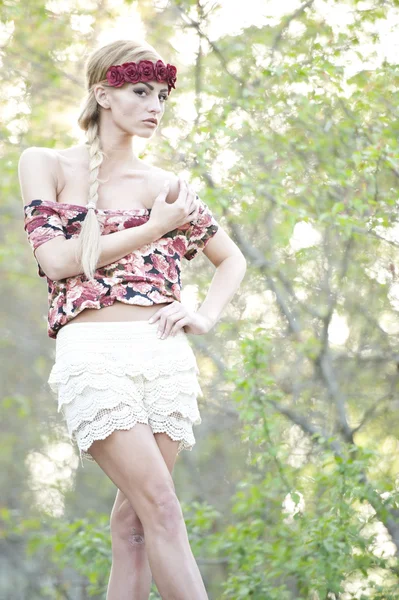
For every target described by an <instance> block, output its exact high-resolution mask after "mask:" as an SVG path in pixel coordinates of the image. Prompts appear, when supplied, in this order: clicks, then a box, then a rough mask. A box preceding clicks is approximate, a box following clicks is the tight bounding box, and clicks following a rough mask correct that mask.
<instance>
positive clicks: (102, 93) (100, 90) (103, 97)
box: [93, 84, 111, 108]
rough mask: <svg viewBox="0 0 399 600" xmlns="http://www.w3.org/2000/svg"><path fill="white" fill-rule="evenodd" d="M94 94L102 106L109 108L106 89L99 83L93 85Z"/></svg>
mask: <svg viewBox="0 0 399 600" xmlns="http://www.w3.org/2000/svg"><path fill="white" fill-rule="evenodd" d="M93 91H94V95H95V97H96V100H97V102H98V104H99V105H100V106H102V107H103V108H110V107H111V104H110V101H109V98H108V90H107V89H106V88H105V87H104V86H103V85H101V84H99V85H96V86H95V87H94V90H93Z"/></svg>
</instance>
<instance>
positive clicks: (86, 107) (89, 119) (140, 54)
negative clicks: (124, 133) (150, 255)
mask: <svg viewBox="0 0 399 600" xmlns="http://www.w3.org/2000/svg"><path fill="white" fill-rule="evenodd" d="M140 60H151V61H153V62H156V61H157V60H162V61H163V58H162V57H161V56H160V55H159V54H158V52H156V51H155V49H154V48H153V47H152V46H150V45H149V44H147V43H144V42H139V41H132V40H117V41H115V42H111V43H110V44H107V45H106V46H103V47H101V48H99V49H97V50H95V51H94V52H93V53H92V54H90V56H89V58H88V59H87V61H86V64H85V72H86V83H87V90H88V92H87V96H86V98H85V100H84V103H83V108H82V110H81V113H80V115H79V117H78V124H79V127H80V128H81V129H83V131H85V132H86V138H87V145H88V151H89V179H90V187H89V197H88V202H93V203H94V204H95V205H96V204H97V200H98V185H99V182H100V183H103V181H102V180H101V179H99V178H98V173H99V169H100V165H101V163H102V162H103V160H104V156H107V154H106V153H105V152H104V151H103V150H102V149H101V142H100V136H99V133H100V110H101V109H100V107H99V104H98V102H97V99H96V96H95V94H94V91H93V87H94V85H96V84H98V83H101V84H102V85H104V87H111V86H110V85H109V84H108V81H107V79H106V72H107V70H108V68H109V67H110V66H112V65H120V64H122V63H125V62H139V61H140ZM163 62H165V61H163ZM165 64H166V63H165ZM100 238H101V229H100V224H99V222H98V219H97V216H96V213H95V212H94V210H90V209H87V213H86V216H85V219H84V221H83V223H82V228H81V231H80V234H79V237H78V247H77V251H76V260H77V261H79V262H80V263H81V265H82V268H83V272H84V274H85V275H86V276H87V277H88V278H89V279H92V278H93V277H94V272H95V270H96V268H97V262H98V259H99V256H100V250H101V246H100Z"/></svg>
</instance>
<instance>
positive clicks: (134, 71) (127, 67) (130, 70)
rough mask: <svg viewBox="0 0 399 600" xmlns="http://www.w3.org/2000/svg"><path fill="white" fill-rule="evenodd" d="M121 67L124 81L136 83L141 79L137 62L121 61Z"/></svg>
mask: <svg viewBox="0 0 399 600" xmlns="http://www.w3.org/2000/svg"><path fill="white" fill-rule="evenodd" d="M122 67H123V71H124V73H125V81H129V83H137V82H138V81H141V74H140V69H139V67H138V65H137V63H135V62H128V63H123V65H122Z"/></svg>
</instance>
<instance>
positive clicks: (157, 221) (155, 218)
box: [149, 177, 199, 237]
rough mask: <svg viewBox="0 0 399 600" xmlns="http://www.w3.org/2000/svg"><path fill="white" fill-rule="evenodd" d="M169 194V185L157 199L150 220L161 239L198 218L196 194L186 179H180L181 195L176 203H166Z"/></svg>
mask: <svg viewBox="0 0 399 600" xmlns="http://www.w3.org/2000/svg"><path fill="white" fill-rule="evenodd" d="M166 181H167V182H168V180H166ZM168 183H169V182H168ZM168 194H169V185H168V186H167V187H166V188H163V189H162V190H161V192H160V193H159V194H158V196H157V197H156V198H155V200H154V204H153V206H152V209H151V215H150V218H149V221H151V222H152V223H153V225H154V227H155V228H156V230H157V231H158V232H159V233H160V236H161V237H162V235H164V234H165V233H168V231H173V229H177V228H179V227H181V226H182V225H184V224H185V223H189V222H190V221H194V220H195V219H196V218H197V217H198V209H199V204H198V201H197V200H196V193H195V191H194V190H193V189H192V188H191V187H190V186H189V184H188V183H187V182H186V181H185V180H184V179H182V178H181V177H179V195H178V197H177V198H176V200H175V201H174V202H166V198H167V196H168Z"/></svg>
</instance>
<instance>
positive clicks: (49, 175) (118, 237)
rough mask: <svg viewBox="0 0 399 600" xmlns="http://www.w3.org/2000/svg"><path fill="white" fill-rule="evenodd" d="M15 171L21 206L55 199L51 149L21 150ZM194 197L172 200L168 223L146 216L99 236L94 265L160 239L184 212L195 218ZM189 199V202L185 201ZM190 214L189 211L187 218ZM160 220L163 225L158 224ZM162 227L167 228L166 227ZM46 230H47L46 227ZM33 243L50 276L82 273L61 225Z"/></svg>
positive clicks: (54, 165) (71, 241)
mask: <svg viewBox="0 0 399 600" xmlns="http://www.w3.org/2000/svg"><path fill="white" fill-rule="evenodd" d="M18 174H19V181H20V187H21V193H22V198H23V202H24V206H25V205H27V204H29V203H30V202H32V200H36V199H41V200H49V201H51V202H55V203H56V202H57V163H56V156H55V155H54V154H53V153H52V152H51V151H48V150H47V149H46V148H35V147H33V148H28V149H26V150H24V151H23V152H22V154H21V156H20V159H19V164H18ZM176 188H177V185H176ZM168 192H169V190H166V191H165V192H162V193H163V195H164V196H163V198H165V197H166V196H167V194H168ZM176 195H177V194H176ZM193 197H194V196H193V194H189V195H187V197H185V198H184V201H183V199H181V201H179V202H177V201H176V202H175V203H174V204H176V206H175V207H174V208H175V209H176V210H172V211H170V208H168V209H167V216H168V219H167V221H168V222H166V223H165V219H163V220H159V219H158V220H157V219H149V220H148V221H147V222H146V223H144V224H143V225H138V226H137V227H131V228H129V229H125V230H123V231H116V232H114V233H110V234H107V235H102V236H101V240H100V247H101V252H100V257H99V260H98V263H97V266H98V267H102V266H105V265H108V264H110V263H112V262H115V261H117V260H119V259H120V258H122V257H123V256H126V255H127V254H129V253H130V252H133V250H136V249H138V248H141V247H142V246H144V245H145V244H149V243H151V242H153V241H155V240H157V239H159V238H160V237H162V236H163V235H164V234H165V233H166V232H167V231H171V230H172V229H173V226H172V222H175V221H176V222H180V223H181V222H182V220H183V219H182V217H183V214H184V221H185V222H189V220H192V219H193V218H194V217H193V214H194V213H192V206H193ZM189 199H190V201H188V200H189ZM186 200H187V201H186ZM165 208H166V207H165ZM179 211H180V212H179ZM187 211H190V213H188V212H187ZM159 212H160V213H162V214H163V215H165V211H164V207H161V211H159ZM172 213H173V214H172ZM189 214H191V216H190V217H189V216H188V215H189ZM162 222H163V227H162V226H161V223H162ZM165 227H167V228H166V229H165ZM47 231H49V230H48V229H47ZM35 245H36V246H38V247H36V248H35V249H34V255H35V257H36V260H37V262H38V263H39V264H40V266H41V268H42V270H43V272H44V273H45V274H46V275H47V277H48V278H49V279H52V280H58V279H64V278H66V277H73V276H75V275H79V274H81V273H82V272H83V269H82V266H81V264H80V263H79V262H77V260H76V256H75V255H76V249H77V245H78V239H77V238H71V239H66V237H65V236H64V235H63V234H62V232H61V231H60V228H59V229H58V230H57V228H55V236H54V237H53V239H49V240H48V241H45V242H44V243H41V244H40V246H39V245H38V244H35Z"/></svg>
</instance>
